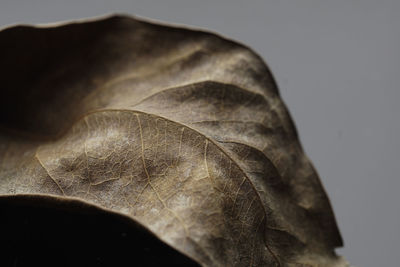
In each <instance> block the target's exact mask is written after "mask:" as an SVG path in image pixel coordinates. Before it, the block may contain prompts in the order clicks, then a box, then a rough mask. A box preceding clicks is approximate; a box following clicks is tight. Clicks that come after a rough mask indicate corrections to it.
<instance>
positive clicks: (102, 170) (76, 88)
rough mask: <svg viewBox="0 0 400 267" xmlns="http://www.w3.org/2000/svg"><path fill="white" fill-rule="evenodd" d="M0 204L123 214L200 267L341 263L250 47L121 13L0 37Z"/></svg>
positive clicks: (272, 88) (293, 139)
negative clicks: (74, 206)
mask: <svg viewBox="0 0 400 267" xmlns="http://www.w3.org/2000/svg"><path fill="white" fill-rule="evenodd" d="M0 54H1V55H0V57H1V58H2V61H1V64H0V70H1V73H2V75H1V77H0V86H1V89H2V90H1V100H0V110H1V115H0V116H1V117H0V124H1V126H2V131H1V135H0V160H1V162H0V164H1V167H0V193H1V195H3V197H6V198H13V197H15V196H36V197H38V198H39V200H40V199H41V198H43V199H45V198H46V199H48V198H49V197H50V198H54V199H56V200H57V201H69V200H71V199H74V200H76V201H81V202H84V203H87V204H89V205H93V206H96V207H100V208H102V209H104V210H106V211H107V212H110V213H117V214H123V215H124V216H127V217H128V218H129V219H130V220H132V221H134V222H137V223H138V224H140V225H142V226H143V227H145V228H146V229H149V230H150V232H151V233H152V234H153V235H154V236H156V237H157V238H158V239H159V240H161V241H162V242H165V243H166V244H167V245H169V246H171V247H172V248H174V249H176V250H177V251H179V252H180V253H182V254H184V255H187V256H188V257H190V258H191V259H193V260H194V261H196V262H197V263H199V264H201V265H203V266H347V264H346V263H345V261H344V260H343V259H342V258H341V257H339V256H336V254H335V252H334V248H336V247H340V246H341V245H342V239H341V236H340V233H339V231H338V228H337V225H336V222H335V218H334V215H333V212H332V209H331V206H330V203H329V200H328V198H327V196H326V194H325V192H324V189H323V187H322V185H321V183H320V180H319V178H318V175H317V173H316V171H315V170H314V168H313V166H312V165H311V163H310V161H309V160H308V158H307V157H306V156H305V155H304V152H303V150H302V148H301V146H300V143H299V140H298V136H297V133H296V130H295V127H294V125H293V123H292V120H291V118H290V116H289V114H288V111H287V109H286V107H285V105H284V104H283V102H282V100H281V98H280V96H279V93H278V89H277V86H276V84H275V82H274V80H273V77H272V75H271V73H270V71H269V70H268V68H267V66H266V65H265V63H264V62H263V61H262V60H261V59H260V57H259V56H258V55H256V54H255V53H254V52H253V51H252V50H250V49H249V48H247V47H245V46H243V45H241V44H238V43H236V42H233V41H230V40H227V39H225V38H223V37H220V36H218V35H215V34H212V33H207V32H202V31H197V30H192V29H184V28H177V27H172V26H166V25H159V24H154V23H150V22H146V21H142V20H138V19H135V18H131V17H128V16H111V17H108V18H105V19H100V20H95V21H86V22H78V23H71V24H66V25H59V26H53V27H33V26H15V27H11V28H6V29H4V30H2V31H1V32H0Z"/></svg>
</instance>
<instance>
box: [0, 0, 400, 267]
mask: <svg viewBox="0 0 400 267" xmlns="http://www.w3.org/2000/svg"><path fill="white" fill-rule="evenodd" d="M0 3H1V4H0V26H5V25H8V24H14V23H46V22H54V21H59V20H71V19H78V18H85V17H92V16H98V15H103V14H108V13H114V12H118V13H126V14H133V15H139V16H144V17H149V18H152V19H157V20H161V21H166V22H174V23H180V24H186V25H192V26H196V27H201V28H205V29H209V30H212V31H216V32H219V33H221V34H223V35H225V36H227V37H230V38H233V39H236V40H238V41H240V42H242V43H245V44H247V45H249V46H250V47H252V48H253V49H254V50H255V51H256V52H258V53H259V54H260V55H261V56H262V57H263V58H264V59H265V60H266V62H267V64H268V65H269V66H270V68H271V70H272V72H273V74H274V75H275V77H276V79H277V82H278V85H279V87H280V91H281V93H282V97H283V99H284V100H285V102H286V103H287V105H288V107H289V110H290V112H291V114H292V116H293V117H294V120H295V122H296V125H297V128H298V130H299V134H300V138H301V141H302V143H303V146H304V148H305V151H306V153H307V154H308V155H309V157H310V158H311V160H312V161H313V162H314V165H315V166H316V168H317V170H318V172H319V174H320V176H321V179H322V182H323V184H324V186H325V188H326V190H327V192H328V195H329V197H330V199H331V202H332V204H333V207H334V210H335V213H336V217H337V220H338V223H339V227H340V229H341V233H342V235H343V238H344V241H345V247H344V248H342V249H338V253H340V254H342V255H344V256H345V257H346V258H347V259H348V260H349V261H350V262H351V263H352V264H353V265H355V266H358V267H362V266H363V267H376V266H399V263H398V262H399V259H398V258H399V255H398V254H399V253H400V246H399V242H400V229H399V228H400V218H399V217H400V206H399V204H400V202H399V200H400V197H399V196H398V194H397V193H398V190H399V188H400V177H399V173H400V140H399V138H400V107H399V105H398V102H399V101H400V88H399V85H400V51H399V49H400V1H399V0H392V1H391V0H375V1H370V0H364V1H356V0H331V1H328V0H315V1H312V0H292V1H284V0H264V1H262V0H259V1H251V0H246V1H244V0H242V1H234V0H225V1H217V0H213V1H207V0H193V1H189V0H186V1H184V0H175V1H173V0H160V1H152V0H143V1H139V0H137V1H128V0H113V1H105V0H92V1H90V0H68V1H66V0H64V1H60V0H48V1H46V0H40V1H37V0H27V1H18V0H0ZM26 45H27V46H29V43H27V44H26ZM0 60H1V59H0Z"/></svg>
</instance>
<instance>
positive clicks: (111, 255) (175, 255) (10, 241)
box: [0, 196, 199, 266]
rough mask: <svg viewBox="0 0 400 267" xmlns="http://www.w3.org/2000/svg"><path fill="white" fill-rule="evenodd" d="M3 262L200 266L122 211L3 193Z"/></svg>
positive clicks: (0, 229) (0, 222) (0, 263)
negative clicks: (114, 211)
mask: <svg viewBox="0 0 400 267" xmlns="http://www.w3.org/2000/svg"><path fill="white" fill-rule="evenodd" d="M0 218H1V220H0V241H1V243H2V245H3V246H2V247H4V248H3V249H2V251H1V253H0V254H1V257H0V266H199V265H198V264H197V263H195V262H194V261H193V260H191V259H189V258H188V257H186V256H185V255H183V254H181V253H179V252H178V251H176V250H175V249H173V248H171V247H170V246H168V245H166V244H165V243H163V242H161V241H160V240H159V239H158V238H157V237H155V236H154V235H153V234H152V233H150V232H149V231H148V230H146V229H145V228H144V227H142V226H140V225H139V224H137V223H135V222H133V221H132V220H130V219H129V218H126V217H124V216H121V215H117V214H112V213H108V212H106V211H104V210H101V209H99V208H96V207H93V206H90V205H88V204H84V203H81V202H79V201H75V200H74V201H70V200H57V199H55V198H50V197H44V196H43V197H32V196H18V197H0Z"/></svg>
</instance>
